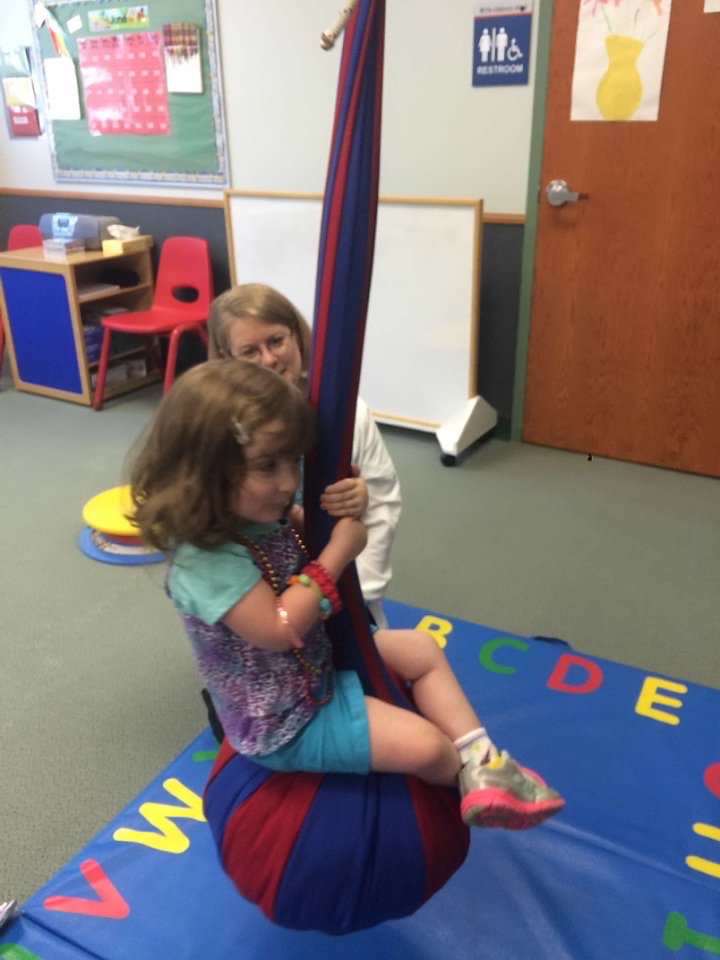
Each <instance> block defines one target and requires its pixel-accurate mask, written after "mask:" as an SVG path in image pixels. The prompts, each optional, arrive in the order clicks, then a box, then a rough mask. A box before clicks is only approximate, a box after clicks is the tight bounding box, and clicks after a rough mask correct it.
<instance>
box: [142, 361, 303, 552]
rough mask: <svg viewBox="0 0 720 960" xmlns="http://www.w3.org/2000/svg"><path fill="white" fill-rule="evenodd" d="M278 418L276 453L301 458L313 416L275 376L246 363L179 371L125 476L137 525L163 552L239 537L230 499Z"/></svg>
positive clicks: (297, 394)
mask: <svg viewBox="0 0 720 960" xmlns="http://www.w3.org/2000/svg"><path fill="white" fill-rule="evenodd" d="M276 420H277V421H280V423H281V424H282V425H283V430H282V432H281V433H280V434H279V436H278V447H277V451H278V455H290V456H300V455H301V454H303V453H305V452H306V450H307V449H308V447H309V444H310V441H311V438H312V411H311V408H310V405H309V404H308V403H307V401H306V400H305V398H304V397H303V395H302V394H301V393H300V391H299V390H298V389H297V388H296V387H294V386H292V385H291V384H289V383H287V382H286V381H285V380H283V379H282V377H280V376H278V375H277V374H276V373H274V371H272V370H268V369H266V368H264V367H261V366H259V365H257V364H253V363H246V362H245V361H243V360H209V361H208V362H207V363H202V364H200V365H199V366H196V367H193V368H192V369H191V370H189V371H188V372H187V373H185V374H183V375H182V376H181V377H180V378H179V379H178V380H177V381H176V382H175V384H174V385H173V387H172V389H171V390H170V392H169V393H168V394H167V395H166V396H165V397H164V398H163V400H162V402H161V404H160V407H159V408H158V411H157V413H156V415H155V417H154V419H153V421H152V423H151V424H150V426H149V428H148V430H147V432H146V434H145V435H144V437H143V438H142V441H141V447H140V449H139V452H138V453H137V455H136V456H135V458H134V462H133V464H132V467H131V473H130V487H131V490H132V500H133V503H134V505H135V516H134V520H135V522H136V523H137V525H138V526H139V528H140V531H141V532H142V535H143V537H144V539H145V540H146V541H147V542H148V543H150V544H151V545H152V546H154V547H157V548H158V549H159V550H163V551H166V552H169V551H172V550H173V549H174V548H176V547H178V546H180V544H183V543H191V544H194V545H195V546H196V547H205V548H211V547H215V546H218V545H219V544H221V543H226V542H228V541H231V540H236V539H237V537H238V534H239V533H240V532H241V530H240V526H239V521H238V518H237V517H236V516H235V515H233V514H232V512H231V511H230V508H229V504H230V496H231V493H232V492H233V491H234V489H235V487H236V485H237V484H238V483H240V482H242V480H243V478H244V476H245V472H246V469H247V468H246V461H245V446H246V443H244V442H242V441H243V440H245V438H247V442H252V436H253V434H254V433H255V431H256V430H257V429H258V428H260V427H263V426H265V425H266V424H269V423H271V422H272V421H276Z"/></svg>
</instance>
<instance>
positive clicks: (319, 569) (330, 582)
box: [302, 560, 342, 613]
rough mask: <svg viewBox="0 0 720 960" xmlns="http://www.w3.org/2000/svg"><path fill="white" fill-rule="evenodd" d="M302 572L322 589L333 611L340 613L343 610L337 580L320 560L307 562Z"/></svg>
mask: <svg viewBox="0 0 720 960" xmlns="http://www.w3.org/2000/svg"><path fill="white" fill-rule="evenodd" d="M302 572H303V573H304V574H305V575H306V576H308V577H310V579H311V580H313V581H314V582H315V583H316V584H317V585H318V587H319V588H320V589H321V590H322V592H323V594H324V595H325V596H326V597H327V599H328V600H329V601H330V604H331V606H332V609H333V613H338V612H339V611H340V610H342V602H341V600H340V594H339V593H338V591H337V587H336V586H335V580H334V579H333V578H332V577H331V576H330V574H329V573H328V571H327V570H326V569H325V567H324V566H323V565H322V564H321V563H320V562H319V561H317V560H311V561H310V563H307V564H306V565H305V566H304V567H303V571H302Z"/></svg>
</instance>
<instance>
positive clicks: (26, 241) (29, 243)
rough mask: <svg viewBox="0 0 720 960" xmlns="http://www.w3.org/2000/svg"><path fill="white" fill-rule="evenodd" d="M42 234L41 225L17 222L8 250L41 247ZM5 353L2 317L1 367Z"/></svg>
mask: <svg viewBox="0 0 720 960" xmlns="http://www.w3.org/2000/svg"><path fill="white" fill-rule="evenodd" d="M42 242H43V241H42V234H41V233H40V227H36V226H35V224H34V223H16V224H15V226H14V227H10V232H9V233H8V245H7V248H8V250H24V249H25V248H26V247H41V246H42ZM4 354H5V327H4V326H3V322H2V317H0V367H2V363H3V356H4Z"/></svg>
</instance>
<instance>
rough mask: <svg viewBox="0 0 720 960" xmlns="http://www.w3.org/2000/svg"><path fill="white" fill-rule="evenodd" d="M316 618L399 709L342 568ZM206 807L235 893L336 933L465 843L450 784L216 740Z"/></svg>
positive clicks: (341, 329)
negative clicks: (341, 769)
mask: <svg viewBox="0 0 720 960" xmlns="http://www.w3.org/2000/svg"><path fill="white" fill-rule="evenodd" d="M384 25H385V2H384V0H360V3H359V5H358V8H357V9H356V10H355V12H354V14H353V16H352V17H351V19H350V22H349V24H348V28H347V30H346V34H345V39H344V43H343V53H342V60H341V64H340V75H339V80H338V92H337V101H336V110H335V122H334V130H333V138H332V145H331V149H330V161H329V166H328V176H327V183H326V189H325V201H324V207H323V217H322V230H321V238H320V252H319V263H318V276H317V286H316V301H315V323H314V337H313V357H312V364H311V370H310V400H311V402H312V404H313V406H314V407H315V410H316V413H317V419H318V437H319V442H318V444H317V449H316V451H315V452H314V454H313V456H312V457H310V458H309V459H308V463H307V465H306V476H305V497H304V500H305V512H306V528H307V529H306V535H307V538H308V541H309V544H310V546H311V549H312V551H313V553H316V552H317V547H318V545H322V544H323V543H324V542H326V540H327V537H328V535H329V532H330V524H331V520H330V518H329V517H327V515H324V514H322V512H321V511H320V510H319V507H318V506H317V504H318V501H319V491H320V490H322V489H323V488H324V487H325V486H326V485H327V484H328V483H331V482H333V481H334V480H335V479H337V478H338V477H342V476H348V475H349V468H350V456H351V448H352V436H353V425H354V416H355V404H356V399H357V390H358V382H359V379H360V362H361V358H362V346H363V337H364V331H365V320H366V314H367V303H368V297H369V290H370V278H371V273H372V260H373V249H374V242H375V222H376V216H377V196H378V175H379V159H380V119H381V102H382V70H383V39H384ZM340 592H341V595H342V599H343V605H344V608H343V611H342V612H341V613H340V614H339V615H338V616H335V617H333V618H331V620H330V621H328V625H329V629H330V635H331V639H332V641H333V650H334V656H335V661H336V665H337V666H339V667H343V668H351V669H354V670H356V672H357V673H358V675H359V676H360V679H361V681H362V683H363V687H364V689H365V691H366V693H372V694H373V695H375V696H378V697H381V698H382V699H384V700H386V701H388V702H394V703H397V704H399V705H405V706H409V703H408V701H407V698H406V695H405V694H404V693H403V691H402V690H401V689H400V687H399V686H398V685H397V684H396V683H395V682H394V681H393V679H392V677H390V676H389V675H388V673H387V671H386V670H385V668H384V666H383V664H382V661H381V660H380V658H379V655H378V653H377V651H376V649H375V645H374V643H373V640H372V636H371V633H370V628H369V624H368V617H367V613H366V610H365V606H364V603H363V599H362V594H361V592H360V586H359V582H358V579H357V575H356V573H355V570H354V567H353V568H352V569H351V570H349V571H347V572H346V574H345V575H344V577H343V578H342V582H341V584H340ZM205 814H206V816H207V819H208V822H209V824H210V827H211V829H212V831H213V835H214V838H215V842H216V844H217V847H218V850H219V853H220V858H221V861H222V864H223V867H224V869H225V871H226V873H227V874H228V876H229V877H230V879H231V880H232V881H233V883H234V884H235V886H236V888H237V889H238V891H239V892H240V893H241V894H242V895H243V896H244V897H245V898H246V899H248V900H250V901H251V902H253V903H255V904H257V905H258V906H259V907H260V909H261V910H262V911H263V913H264V914H265V915H266V916H267V917H268V918H269V919H270V920H272V921H273V922H274V923H277V924H280V925H281V926H285V927H289V928H293V929H299V930H307V929H310V930H320V931H324V932H326V933H332V934H345V933H350V932H353V931H355V930H361V929H363V928H366V927H372V926H375V925H376V924H378V923H382V922H384V921H386V920H389V919H392V918H395V917H402V916H407V915H409V914H411V913H413V912H415V911H416V910H417V909H418V908H419V907H420V906H421V905H422V904H423V903H424V902H425V901H426V900H427V899H429V898H430V897H431V896H432V895H433V894H434V893H435V892H436V891H437V890H439V889H440V887H442V886H443V885H444V884H445V883H446V882H447V880H448V879H449V878H450V877H451V876H452V875H453V873H454V872H455V871H456V870H457V869H458V867H460V865H461V864H462V863H463V861H464V859H465V857H466V854H467V850H468V845H469V837H468V831H467V828H466V827H465V826H464V824H463V823H462V821H461V819H460V815H459V803H458V798H457V796H456V794H455V792H454V791H452V790H450V789H445V788H438V787H430V786H429V785H427V784H425V783H422V782H421V781H419V780H417V779H415V778H412V777H401V776H397V775H389V774H371V775H370V776H367V777H361V776H355V775H339V774H327V775H317V774H287V773H284V774H278V773H272V772H271V771H269V770H267V769H265V768H262V767H259V766H258V765H257V764H254V763H252V762H251V761H249V760H246V759H245V758H243V757H240V756H238V755H237V754H236V753H235V752H234V751H233V750H232V748H231V747H230V746H229V745H228V743H227V741H225V742H224V743H223V745H222V747H221V750H220V753H219V755H218V758H217V761H216V763H215V766H214V769H213V771H212V774H211V776H210V780H209V782H208V786H207V789H206V793H205Z"/></svg>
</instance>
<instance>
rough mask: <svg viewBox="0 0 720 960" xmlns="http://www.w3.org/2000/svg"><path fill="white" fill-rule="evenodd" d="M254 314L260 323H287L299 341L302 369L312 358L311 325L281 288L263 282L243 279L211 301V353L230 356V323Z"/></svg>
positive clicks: (212, 355)
mask: <svg viewBox="0 0 720 960" xmlns="http://www.w3.org/2000/svg"><path fill="white" fill-rule="evenodd" d="M246 317H252V318H253V319H254V320H259V321H260V322H261V323H267V324H271V323H279V324H282V326H284V327H287V328H288V330H289V331H290V332H291V333H292V335H293V336H294V337H295V340H296V341H297V345H298V347H299V349H300V356H301V358H302V370H303V373H305V372H306V371H307V368H308V360H309V359H310V337H311V334H310V326H309V325H308V322H307V320H306V319H305V318H304V317H303V315H302V314H301V313H300V311H299V310H298V309H297V308H296V307H295V306H293V304H292V303H291V302H290V301H289V300H288V298H287V297H284V296H283V295H282V293H280V292H279V291H278V290H274V289H273V288H272V287H268V286H266V285H265V284H264V283H242V284H240V285H239V286H236V287H231V288H230V289H229V290H226V291H225V293H221V294H220V296H219V297H215V299H214V300H213V302H212V303H211V304H210V315H209V317H208V339H209V344H208V356H210V357H211V358H212V357H229V356H230V343H229V337H228V327H229V326H230V324H231V323H232V321H233V320H243V319H244V318H246Z"/></svg>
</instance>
